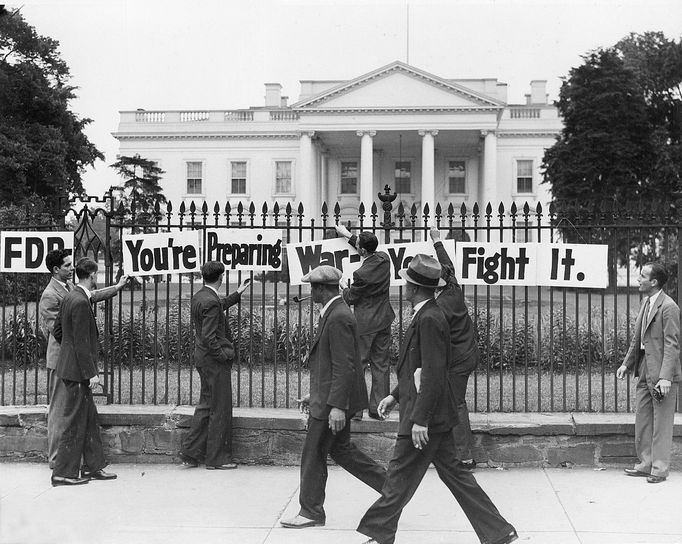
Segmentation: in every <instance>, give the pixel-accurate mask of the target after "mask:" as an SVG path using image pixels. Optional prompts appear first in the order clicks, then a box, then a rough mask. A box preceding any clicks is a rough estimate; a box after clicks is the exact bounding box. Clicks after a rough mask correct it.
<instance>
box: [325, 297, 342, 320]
mask: <svg viewBox="0 0 682 544" xmlns="http://www.w3.org/2000/svg"><path fill="white" fill-rule="evenodd" d="M337 298H341V295H336V296H335V297H334V298H333V299H331V300H330V301H329V302H327V304H325V305H324V306H322V309H321V310H320V319H322V316H324V313H325V312H326V311H327V308H329V306H330V305H331V303H332V302H334V301H335V300H336V299H337Z"/></svg>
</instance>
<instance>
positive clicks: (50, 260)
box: [45, 249, 71, 274]
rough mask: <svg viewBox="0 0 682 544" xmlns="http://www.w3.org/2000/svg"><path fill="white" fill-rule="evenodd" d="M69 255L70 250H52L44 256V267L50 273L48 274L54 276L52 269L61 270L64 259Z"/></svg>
mask: <svg viewBox="0 0 682 544" xmlns="http://www.w3.org/2000/svg"><path fill="white" fill-rule="evenodd" d="M69 255H71V250H70V249H53V250H52V251H50V252H48V254H47V255H46V256H45V265H46V266H47V269H48V270H49V271H50V274H54V267H55V266H56V267H57V268H61V267H62V265H63V264H64V259H66V258H67V257H68V256H69Z"/></svg>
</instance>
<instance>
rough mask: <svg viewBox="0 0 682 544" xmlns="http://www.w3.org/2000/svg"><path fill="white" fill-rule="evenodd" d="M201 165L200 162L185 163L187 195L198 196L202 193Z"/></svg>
mask: <svg viewBox="0 0 682 544" xmlns="http://www.w3.org/2000/svg"><path fill="white" fill-rule="evenodd" d="M203 166H204V165H203V163H202V162H200V161H188V162H187V194H188V195H200V194H201V193H202V191H203V187H202V185H203V180H204V176H203Z"/></svg>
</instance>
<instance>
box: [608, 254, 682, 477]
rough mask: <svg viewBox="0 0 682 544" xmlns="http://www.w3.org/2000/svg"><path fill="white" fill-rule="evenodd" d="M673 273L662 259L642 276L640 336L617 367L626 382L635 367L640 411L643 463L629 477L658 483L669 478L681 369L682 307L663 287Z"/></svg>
mask: <svg viewBox="0 0 682 544" xmlns="http://www.w3.org/2000/svg"><path fill="white" fill-rule="evenodd" d="M667 281H668V273H667V272H666V269H665V267H664V266H663V265H662V264H660V263H648V264H645V265H644V266H643V267H642V271H641V273H640V276H639V292H640V293H642V294H643V295H644V300H643V301H642V302H643V304H642V309H641V310H640V311H639V314H638V315H637V320H636V321H635V334H634V335H633V337H632V341H631V342H630V348H629V349H628V352H627V354H626V355H625V359H624V360H623V364H622V365H621V366H620V367H619V368H618V370H617V371H616V375H617V376H618V378H620V379H621V380H622V379H624V378H625V374H626V373H628V372H630V371H632V370H633V369H634V371H635V377H639V381H638V382H637V394H636V399H637V401H636V402H637V413H636V416H635V448H636V450H637V457H638V458H639V463H637V464H636V465H635V466H634V468H626V469H625V474H627V475H628V476H642V477H646V479H647V482H649V483H651V484H658V483H661V482H663V481H665V479H666V478H667V477H668V471H669V467H670V451H671V449H672V443H673V424H674V418H675V403H676V402H677V393H678V386H677V383H678V382H679V381H680V377H681V376H682V370H681V369H680V309H679V307H678V306H677V304H675V301H674V300H673V299H671V298H670V297H669V296H668V295H667V294H665V293H664V292H663V291H662V288H663V286H665V284H666V282H667Z"/></svg>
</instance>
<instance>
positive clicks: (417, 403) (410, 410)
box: [357, 254, 517, 544]
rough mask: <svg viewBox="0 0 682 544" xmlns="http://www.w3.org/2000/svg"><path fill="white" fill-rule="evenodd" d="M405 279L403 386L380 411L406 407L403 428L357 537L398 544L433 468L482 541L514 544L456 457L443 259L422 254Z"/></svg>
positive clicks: (509, 531)
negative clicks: (407, 511) (404, 518)
mask: <svg viewBox="0 0 682 544" xmlns="http://www.w3.org/2000/svg"><path fill="white" fill-rule="evenodd" d="M400 275H401V277H402V278H403V279H405V280H406V281H407V285H406V286H405V291H404V292H405V298H406V299H407V300H408V301H409V302H411V303H412V307H413V310H414V314H413V317H412V321H411V322H410V325H409V327H408V328H407V330H406V331H405V337H404V339H403V345H402V349H401V352H400V359H399V361H398V370H397V371H398V385H397V387H396V388H395V389H394V390H393V391H392V393H391V394H390V395H389V396H388V397H386V398H385V399H383V400H382V401H381V403H380V405H379V414H380V415H382V417H385V416H386V414H388V412H390V411H391V409H392V408H393V407H394V406H395V403H396V402H399V403H400V425H399V428H398V438H397V440H396V444H395V449H394V451H393V458H392V459H391V462H390V463H389V470H388V475H387V476H386V482H385V484H384V487H383V489H382V492H381V493H382V494H381V498H379V500H377V501H376V502H375V503H374V504H373V505H372V506H371V507H370V509H369V510H368V511H367V512H366V513H365V515H364V516H363V518H362V520H361V521H360V525H359V526H358V529H357V530H358V531H359V532H360V533H363V534H364V535H367V536H369V537H370V539H369V540H367V541H366V543H365V544H373V543H378V544H393V542H394V541H395V534H396V531H397V528H398V521H399V519H400V515H401V513H402V511H403V508H404V507H405V506H406V505H407V503H408V502H409V501H410V499H411V498H412V496H413V495H414V492H415V491H416V490H417V487H418V486H419V483H420V482H421V481H422V479H423V478H424V474H426V470H427V469H428V467H429V465H430V464H431V463H433V464H434V465H435V467H436V470H437V471H438V476H439V477H440V479H441V480H442V481H443V483H444V484H445V485H446V486H447V487H448V489H449V490H450V492H451V493H452V494H453V495H454V496H455V498H456V499H457V502H458V503H459V505H460V506H461V507H462V510H463V511H464V513H465V514H466V516H467V518H468V519H469V521H470V523H471V524H472V526H473V527H474V530H475V531H476V534H477V535H478V538H479V539H480V540H481V542H483V543H485V544H508V543H509V542H512V541H514V540H516V538H517V536H516V531H515V529H514V527H512V526H511V525H510V524H509V523H508V522H507V521H506V520H505V519H504V518H503V517H502V516H501V515H500V513H499V512H498V511H497V508H495V505H494V504H493V503H492V501H491V500H490V499H489V498H488V496H487V495H486V494H485V492H484V491H483V490H482V489H481V488H480V487H479V485H478V484H477V483H476V479H475V478H474V476H473V474H471V473H470V472H468V471H466V470H464V469H463V468H462V466H461V464H460V462H459V460H458V459H457V457H456V455H455V444H454V439H453V434H452V427H453V426H454V425H455V423H456V421H457V406H456V398H455V394H454V391H455V384H454V379H453V378H454V372H453V369H452V367H451V365H452V358H451V357H450V337H449V327H448V323H447V321H446V319H445V316H444V315H443V312H442V311H441V309H440V308H439V307H438V305H437V304H436V300H435V299H434V291H435V290H436V288H437V287H444V285H445V282H444V281H443V280H442V279H441V277H440V276H441V267H440V264H439V263H438V261H437V260H436V259H434V258H433V257H431V256H428V255H422V254H418V255H416V256H415V257H414V259H412V261H411V262H410V264H409V266H408V267H407V269H406V270H402V271H401V272H400Z"/></svg>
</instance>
